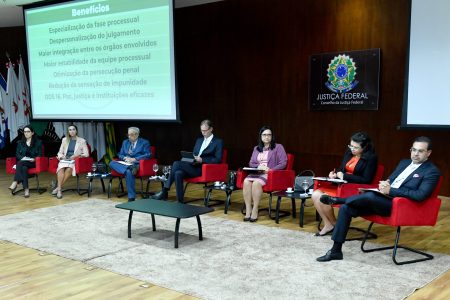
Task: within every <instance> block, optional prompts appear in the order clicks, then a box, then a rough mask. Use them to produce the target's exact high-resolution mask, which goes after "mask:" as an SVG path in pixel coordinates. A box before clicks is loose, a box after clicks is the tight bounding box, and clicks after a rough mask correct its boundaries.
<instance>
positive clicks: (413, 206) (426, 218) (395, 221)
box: [361, 176, 442, 265]
mask: <svg viewBox="0 0 450 300" xmlns="http://www.w3.org/2000/svg"><path fill="white" fill-rule="evenodd" d="M441 184H442V176H441V178H439V182H438V184H437V185H436V188H435V189H434V191H433V193H432V194H431V195H430V196H429V197H428V198H427V199H425V200H423V201H420V202H418V201H413V200H410V199H408V198H403V197H395V198H394V199H392V212H391V215H390V216H388V217H382V216H378V215H370V216H362V218H364V219H366V220H368V221H371V223H370V225H369V228H368V229H367V233H366V235H365V236H364V239H363V240H362V243H361V250H362V251H363V252H373V251H381V250H388V249H393V251H392V260H393V261H394V263H395V264H396V265H404V264H411V263H415V262H419V261H425V260H431V259H433V255H431V254H428V253H425V252H422V251H419V250H416V249H412V248H409V247H406V246H401V245H399V244H398V243H399V240H400V230H401V226H434V225H435V224H436V221H437V217H438V214H439V208H440V207H441V199H439V198H438V193H439V190H440V188H441ZM375 223H376V224H382V225H388V226H393V227H397V233H396V236H395V242H394V245H393V246H388V247H379V248H373V249H365V248H364V245H365V243H366V240H367V236H368V234H369V232H370V230H371V229H372V226H373V224H375ZM398 248H402V249H405V250H408V251H411V252H414V253H417V254H420V255H422V256H424V257H423V258H420V259H412V260H405V261H401V262H399V261H397V249H398Z"/></svg>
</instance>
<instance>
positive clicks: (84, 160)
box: [75, 157, 94, 174]
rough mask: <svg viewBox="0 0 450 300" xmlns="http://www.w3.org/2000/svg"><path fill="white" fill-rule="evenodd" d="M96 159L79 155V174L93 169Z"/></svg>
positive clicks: (77, 162) (76, 167) (77, 164)
mask: <svg viewBox="0 0 450 300" xmlns="http://www.w3.org/2000/svg"><path fill="white" fill-rule="evenodd" d="M93 163H94V159H93V158H92V157H78V158H75V171H76V172H77V174H80V173H89V172H91V171H92V164H93Z"/></svg>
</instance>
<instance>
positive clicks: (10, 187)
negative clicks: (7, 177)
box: [8, 182, 17, 195]
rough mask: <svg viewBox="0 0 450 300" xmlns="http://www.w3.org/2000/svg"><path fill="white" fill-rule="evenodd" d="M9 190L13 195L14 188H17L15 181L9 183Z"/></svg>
mask: <svg viewBox="0 0 450 300" xmlns="http://www.w3.org/2000/svg"><path fill="white" fill-rule="evenodd" d="M8 189H9V190H10V191H11V194H13V195H14V192H15V191H16V189H17V182H13V183H11V185H10V186H9V188H8Z"/></svg>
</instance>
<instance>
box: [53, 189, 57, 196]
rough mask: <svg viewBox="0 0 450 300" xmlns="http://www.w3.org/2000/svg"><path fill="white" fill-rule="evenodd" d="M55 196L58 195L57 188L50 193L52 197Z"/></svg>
mask: <svg viewBox="0 0 450 300" xmlns="http://www.w3.org/2000/svg"><path fill="white" fill-rule="evenodd" d="M56 194H58V188H56V189H54V190H53V191H52V196H56Z"/></svg>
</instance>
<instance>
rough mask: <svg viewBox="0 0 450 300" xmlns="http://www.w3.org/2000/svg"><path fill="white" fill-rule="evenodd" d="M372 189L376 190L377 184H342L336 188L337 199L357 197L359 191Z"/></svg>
mask: <svg viewBox="0 0 450 300" xmlns="http://www.w3.org/2000/svg"><path fill="white" fill-rule="evenodd" d="M361 188H363V189H373V188H378V184H360V183H344V184H341V185H339V186H338V188H337V193H336V196H337V197H341V198H347V197H350V196H354V195H358V194H359V189H361Z"/></svg>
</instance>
